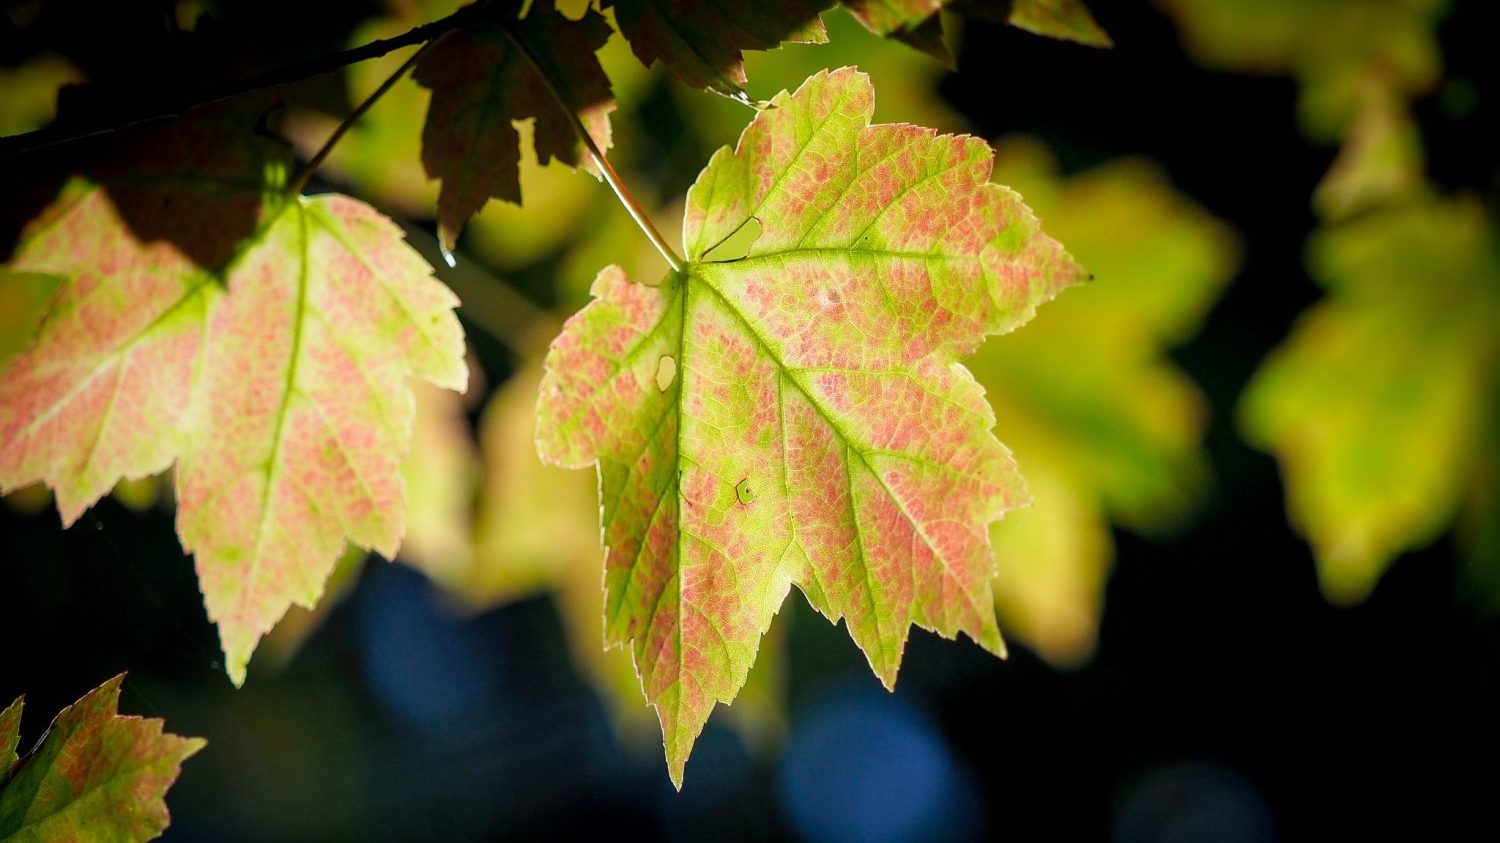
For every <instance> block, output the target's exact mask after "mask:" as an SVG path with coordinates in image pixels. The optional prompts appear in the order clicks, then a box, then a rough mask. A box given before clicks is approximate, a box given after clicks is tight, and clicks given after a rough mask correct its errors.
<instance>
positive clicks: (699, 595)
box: [538, 69, 1081, 782]
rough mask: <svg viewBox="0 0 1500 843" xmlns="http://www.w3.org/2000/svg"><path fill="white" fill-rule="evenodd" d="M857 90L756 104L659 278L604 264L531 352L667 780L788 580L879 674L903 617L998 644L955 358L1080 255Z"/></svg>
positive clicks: (677, 775) (992, 455)
mask: <svg viewBox="0 0 1500 843" xmlns="http://www.w3.org/2000/svg"><path fill="white" fill-rule="evenodd" d="M873 99H874V96H873V90H872V89H871V87H870V85H869V83H868V81H867V80H866V79H865V77H863V76H862V75H860V74H858V73H856V72H854V71H852V70H848V69H845V70H840V71H836V72H834V73H831V74H830V73H824V74H819V75H817V76H814V77H813V78H812V79H810V80H809V81H808V82H807V83H805V84H804V85H803V87H802V88H801V89H799V90H798V92H797V93H796V94H793V95H785V94H783V95H782V96H780V97H778V98H777V99H776V100H775V102H774V105H775V107H774V108H771V109H768V110H766V111H763V112H761V113H760V114H759V115H758V116H757V117H756V119H755V120H754V121H752V123H751V124H750V126H749V127H748V128H747V129H746V131H745V134H744V135H743V136H742V137H741V139H740V143H739V146H738V148H737V149H736V150H734V151H731V150H729V149H727V148H725V149H722V150H720V152H719V153H718V154H716V155H715V156H714V158H713V159H712V160H711V161H710V163H709V165H708V167H707V168H706V169H705V170H704V172H703V174H702V175H701V176H700V177H699V179H698V181H697V182H696V183H695V184H694V186H693V188H692V190H691V191H690V192H689V195H688V204H687V211H686V215H685V217H686V220H685V224H684V237H683V239H684V242H685V243H686V245H687V250H688V254H689V259H690V261H691V262H692V263H691V266H690V268H689V269H688V271H687V272H686V274H684V275H669V276H668V277H667V278H664V279H662V281H661V284H660V286H656V287H647V286H644V285H641V284H637V283H633V282H631V281H630V280H628V279H627V278H626V277H625V276H624V274H623V273H622V272H621V271H620V270H619V269H618V268H613V267H611V268H608V269H605V270H604V271H603V272H601V273H600V274H599V277H598V278H597V280H596V281H595V285H594V295H595V301H594V302H593V303H591V304H590V305H589V306H588V307H586V308H585V309H584V310H583V311H581V312H580V313H578V314H577V315H575V316H574V317H573V318H572V319H570V320H569V322H568V324H567V326H565V328H564V329H563V332H562V334H561V335H560V336H559V337H558V339H557V340H555V341H554V343H553V346H552V350H551V352H550V353H549V355H548V362H547V375H546V377H545V378H544V380H543V382H542V385H541V398H540V401H539V405H538V418H539V423H538V445H539V448H540V451H541V454H542V455H543V457H544V458H546V459H547V460H548V461H549V462H554V463H557V464H559V465H565V466H570V467H578V468H583V467H587V466H590V465H592V464H594V463H596V462H597V463H598V464H599V472H600V477H601V481H600V488H601V500H602V504H603V520H604V536H605V546H606V548H607V550H606V553H607V555H606V562H605V589H606V596H605V635H606V639H607V640H608V641H609V643H611V644H613V645H621V646H625V645H628V646H630V647H631V649H632V651H633V652H634V654H635V657H636V666H637V668H638V669H639V671H640V673H641V677H642V681H643V684H644V686H645V690H646V696H647V699H648V700H650V701H651V702H652V704H653V705H654V706H656V708H657V712H658V715H659V717H660V719H661V721H662V727H663V732H664V734H665V738H666V745H667V757H668V763H669V767H670V769H671V772H672V776H673V779H674V780H676V781H679V782H680V781H681V775H682V766H683V764H684V762H685V761H686V759H687V755H688V752H689V751H690V749H691V746H692V743H693V741H694V739H695V738H696V737H697V735H698V733H699V731H700V730H701V729H702V726H703V723H704V722H705V721H706V720H707V718H708V715H709V712H710V711H711V710H712V708H713V706H714V704H715V703H716V702H719V701H724V702H727V701H729V700H731V699H733V697H734V695H735V693H736V691H737V690H738V689H739V688H740V686H741V685H743V683H744V681H745V676H746V673H747V672H748V670H749V668H750V665H751V663H752V662H753V661H754V657H755V652H756V648H757V644H758V642H759V640H760V637H761V635H762V634H763V633H764V632H765V629H766V627H767V626H768V625H769V623H770V621H771V618H772V617H773V616H774V614H775V612H776V610H777V609H778V608H779V607H780V605H781V603H782V601H783V599H784V598H785V596H786V593H787V591H788V589H789V588H790V586H791V584H792V583H793V582H795V583H797V584H798V585H799V586H800V587H801V588H802V590H803V592H804V593H805V594H807V596H808V598H809V599H810V600H811V602H812V603H813V605H814V606H815V607H817V608H818V609H819V610H820V611H822V612H824V613H825V614H826V615H828V616H829V617H830V618H835V619H837V618H845V619H846V620H847V622H848V626H849V630H850V632H851V634H852V635H853V637H854V639H855V641H856V643H858V644H859V645H860V647H861V648H862V649H863V650H864V651H865V654H866V655H867V657H868V658H869V660H870V664H871V666H872V667H873V668H874V670H875V672H876V673H877V674H878V675H879V676H880V677H881V678H882V680H883V681H885V682H886V683H887V684H891V683H893V682H894V681H895V676H896V671H897V668H898V667H899V664H900V660H901V654H902V651H903V649H904V645H905V642H906V637H907V634H908V631H909V628H910V626H911V625H912V624H919V625H922V626H924V627H927V628H930V629H933V630H935V631H937V632H940V633H942V634H944V635H946V636H949V637H952V636H955V635H956V634H957V633H958V632H960V631H962V632H965V633H967V634H968V635H969V636H970V637H972V638H973V639H974V640H976V641H978V642H980V643H981V644H983V645H984V646H986V647H988V648H990V649H992V650H994V651H996V652H999V651H1000V650H1001V646H1002V645H1001V643H1000V636H999V630H998V627H997V626H996V623H995V618H994V610H993V605H992V604H993V598H992V595H991V592H990V586H989V580H990V577H991V575H992V571H993V563H992V559H991V554H990V548H989V542H988V537H987V532H986V530H987V525H988V524H989V523H990V522H991V521H994V520H995V519H996V518H998V517H999V516H1000V515H1001V513H1003V512H1004V511H1005V510H1006V509H1008V508H1011V507H1014V506H1016V505H1017V504H1020V503H1022V502H1024V501H1025V499H1026V494H1025V490H1024V486H1023V484H1022V483H1021V481H1020V477H1019V475H1018V474H1017V473H1016V471H1015V467H1014V464H1013V463H1012V461H1011V459H1010V456H1009V454H1008V453H1007V452H1006V450H1005V449H1004V448H1003V447H1002V446H1001V445H1000V443H999V441H998V440H996V439H995V438H994V436H993V435H992V434H991V433H990V432H989V429H990V427H991V425H992V424H993V416H992V415H991V413H990V410H989V407H988V405H986V404H985V402H984V399H983V395H982V393H981V392H980V390H979V389H978V387H977V385H976V384H975V383H974V381H973V379H972V377H971V376H969V374H968V372H967V371H966V370H965V369H963V368H962V366H959V365H958V364H957V363H956V359H957V358H958V357H960V356H962V355H965V354H967V353H969V352H971V351H972V350H973V349H974V348H975V347H976V346H977V345H978V344H979V343H980V342H981V341H982V340H983V338H984V337H985V336H986V335H987V334H994V333H1000V332H1003V331H1007V330H1010V329H1013V328H1015V327H1017V326H1018V325H1020V324H1022V323H1024V322H1025V321H1026V320H1027V319H1029V318H1030V317H1031V315H1032V313H1033V310H1034V308H1035V307H1036V306H1037V305H1038V304H1039V303H1041V302H1044V301H1046V300H1048V299H1050V298H1051V297H1052V296H1054V295H1055V294H1056V293H1057V292H1058V291H1059V290H1061V289H1062V288H1063V287H1066V286H1067V285H1069V284H1071V283H1073V282H1075V281H1076V280H1078V279H1079V277H1080V276H1081V271H1080V270H1079V269H1078V267H1077V266H1076V264H1074V263H1073V261H1072V260H1071V258H1069V257H1068V256H1067V254H1066V253H1065V252H1063V251H1062V249H1061V248H1060V247H1059V246H1058V245H1057V243H1056V242H1055V241H1053V240H1052V239H1050V238H1048V237H1046V236H1045V235H1042V234H1041V233H1040V232H1039V230H1038V225H1037V222H1036V219H1035V218H1034V217H1033V216H1032V215H1031V213H1030V212H1029V211H1028V210H1027V209H1026V208H1025V206H1024V205H1022V204H1021V203H1020V201H1019V200H1018V198H1017V197H1016V196H1015V194H1014V193H1012V192H1011V191H1009V190H1007V189H1005V188H1002V187H1000V186H998V185H994V184H991V183H989V182H988V181H987V179H988V176H989V171H990V163H991V161H990V159H991V154H990V150H989V147H988V146H987V145H986V144H984V143H983V142H981V141H978V140H975V139H972V138H964V137H955V136H939V135H937V134H936V133H935V132H933V131H931V130H926V129H921V128H918V127H914V126H909V125H877V126H871V125H869V119H870V112H871V110H872V108H873ZM752 220H758V221H759V226H760V234H759V236H758V237H757V238H756V239H755V240H754V242H753V243H752V244H750V245H749V247H748V252H747V254H745V255H744V256H743V257H739V258H730V259H725V260H719V259H717V256H716V255H715V254H714V250H715V248H716V247H717V246H718V245H719V244H721V243H723V242H725V241H727V240H730V239H731V238H733V237H734V236H735V235H736V234H737V233H739V232H740V231H742V230H744V229H745V227H746V226H747V225H748V224H750V223H751V221H752Z"/></svg>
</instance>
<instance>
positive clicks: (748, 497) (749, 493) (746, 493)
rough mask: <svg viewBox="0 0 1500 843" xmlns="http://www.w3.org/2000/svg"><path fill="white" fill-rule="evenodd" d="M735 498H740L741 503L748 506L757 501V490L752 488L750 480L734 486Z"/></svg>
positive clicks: (746, 479) (747, 479)
mask: <svg viewBox="0 0 1500 843" xmlns="http://www.w3.org/2000/svg"><path fill="white" fill-rule="evenodd" d="M734 496H735V497H736V498H739V500H740V503H744V504H748V503H750V502H751V501H753V500H755V490H754V489H753V488H751V487H750V478H748V477H746V478H745V479H744V480H741V481H740V482H738V483H736V484H734Z"/></svg>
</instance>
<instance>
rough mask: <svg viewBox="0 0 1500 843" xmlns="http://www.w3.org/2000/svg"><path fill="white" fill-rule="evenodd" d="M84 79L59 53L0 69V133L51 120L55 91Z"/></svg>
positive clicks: (27, 129) (27, 128) (35, 126)
mask: <svg viewBox="0 0 1500 843" xmlns="http://www.w3.org/2000/svg"><path fill="white" fill-rule="evenodd" d="M83 81H84V76H83V71H81V70H79V69H78V68H77V67H75V66H74V65H73V63H72V62H70V61H68V60H67V59H65V58H63V57H62V56H54V55H42V56H37V57H35V58H33V59H30V60H29V61H27V62H26V63H25V64H23V65H21V66H20V67H16V68H9V69H7V68H0V91H4V92H5V95H4V96H0V135H19V134H21V133H22V132H30V131H32V130H35V129H40V128H41V127H43V126H45V125H47V124H48V123H50V122H52V118H53V117H56V116H57V92H58V90H60V89H61V88H62V87H63V86H64V85H73V84H78V83H81V82H83Z"/></svg>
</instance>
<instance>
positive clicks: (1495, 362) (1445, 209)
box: [1240, 199, 1500, 603]
mask: <svg viewBox="0 0 1500 843" xmlns="http://www.w3.org/2000/svg"><path fill="white" fill-rule="evenodd" d="M1308 254H1309V268H1310V270H1311V272H1312V274H1313V276H1314V277H1315V278H1316V279H1317V280H1318V281H1320V282H1321V283H1322V284H1323V286H1324V287H1325V288H1327V292H1328V295H1327V297H1326V298H1325V299H1324V300H1323V301H1322V302H1320V303H1319V304H1317V305H1315V306H1314V307H1313V308H1312V309H1311V310H1310V311H1308V313H1307V314H1306V315H1304V316H1303V317H1302V319H1301V320H1300V321H1299V322H1298V325H1297V328H1296V330H1295V331H1294V332H1293V334H1292V336H1291V337H1290V339H1288V340H1287V342H1286V343H1285V344H1284V345H1283V346H1281V347H1280V348H1278V349H1277V350H1276V351H1274V352H1273V353H1272V354H1271V355H1270V357H1268V358H1267V360H1266V361H1265V363H1264V364H1263V365H1262V367H1261V370H1260V371H1259V372H1258V373H1257V374H1256V376H1255V378H1254V380H1253V381H1252V382H1251V384H1250V386H1249V387H1248V388H1247V389H1246V392H1245V395H1244V397H1243V402H1242V405H1241V408H1240V409H1241V422H1242V426H1243V429H1244V431H1245V435H1246V437H1247V438H1248V439H1249V440H1250V441H1251V442H1252V443H1254V444H1256V445H1257V446H1259V447H1261V448H1264V449H1266V450H1269V451H1271V452H1272V453H1274V454H1275V455H1276V456H1277V458H1278V459H1279V461H1280V463H1281V467H1282V471H1283V474H1284V475H1285V479H1286V486H1287V506H1288V510H1289V512H1290V515H1291V519H1292V522H1293V523H1294V524H1295V525H1296V526H1297V527H1298V528H1299V529H1300V530H1301V531H1302V532H1303V533H1304V534H1306V535H1307V537H1308V539H1309V541H1310V542H1311V544H1312V547H1313V551H1314V553H1315V555H1316V557H1317V562H1318V576H1319V580H1320V582H1321V584H1322V588H1323V592H1324V594H1325V595H1327V597H1328V598H1329V599H1331V600H1333V601H1336V602H1340V603H1350V602H1355V601H1358V600H1361V599H1363V598H1364V597H1365V596H1366V595H1367V594H1368V593H1369V592H1370V590H1371V589H1372V588H1374V586H1375V583H1376V581H1377V580H1378V579H1379V577H1380V575H1381V573H1382V572H1383V571H1384V570H1385V568H1386V567H1387V566H1388V565H1389V564H1390V562H1391V560H1392V559H1393V558H1394V557H1395V556H1396V555H1397V554H1398V553H1401V552H1402V551H1404V550H1407V549H1411V548H1415V547H1419V546H1421V545H1423V544H1425V543H1427V542H1430V541H1432V540H1433V539H1435V538H1436V537H1437V536H1438V535H1439V534H1441V533H1442V532H1443V531H1444V530H1445V529H1447V527H1448V525H1450V524H1451V523H1452V522H1453V520H1454V519H1455V517H1456V516H1457V515H1458V513H1459V511H1460V508H1461V506H1462V504H1463V502H1464V499H1465V498H1466V497H1468V496H1470V495H1472V496H1474V497H1475V498H1476V500H1477V499H1479V498H1480V497H1482V496H1483V494H1484V493H1483V491H1482V486H1481V484H1482V483H1483V482H1484V481H1483V479H1482V476H1481V473H1482V471H1483V470H1484V468H1483V466H1484V464H1485V463H1486V462H1493V459H1494V456H1493V453H1492V452H1490V451H1489V450H1488V448H1490V447H1492V443H1493V441H1494V440H1493V438H1492V437H1493V434H1492V433H1489V432H1487V431H1492V430H1494V429H1495V425H1496V424H1497V420H1500V416H1497V415H1496V409H1495V408H1496V407H1497V406H1500V401H1497V388H1496V380H1495V372H1497V371H1500V340H1497V335H1496V332H1495V325H1496V324H1500V281H1497V279H1500V260H1497V255H1500V238H1497V235H1496V232H1495V228H1494V222H1493V221H1492V220H1491V219H1490V218H1489V217H1488V216H1487V215H1486V214H1485V212H1484V210H1483V208H1482V207H1481V206H1480V204H1479V203H1478V202H1477V201H1473V200H1434V199H1429V200H1427V201H1424V202H1420V203H1416V204H1413V205H1410V206H1407V207H1402V208H1396V209H1389V210H1384V211H1380V212H1374V213H1370V214H1366V215H1364V216H1361V217H1359V218H1357V219H1355V220H1353V221H1351V222H1348V223H1344V224H1342V225H1339V226H1336V227H1333V228H1329V229H1325V230H1323V231H1322V232H1320V233H1319V234H1318V235H1317V236H1316V237H1315V238H1314V239H1313V241H1312V242H1311V243H1310V248H1309V252H1308ZM1487 436H1489V437H1491V439H1489V440H1487V439H1486V437H1487ZM1474 514H1475V516H1477V517H1478V518H1480V519H1485V518H1491V517H1493V515H1492V514H1486V513H1484V512H1483V511H1482V509H1476V510H1475V512H1474Z"/></svg>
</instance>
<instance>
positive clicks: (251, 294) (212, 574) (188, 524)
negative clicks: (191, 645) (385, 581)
mask: <svg viewBox="0 0 1500 843" xmlns="http://www.w3.org/2000/svg"><path fill="white" fill-rule="evenodd" d="M228 283H229V288H230V295H229V296H228V297H227V300H226V305H225V306H224V307H221V308H219V309H218V310H217V311H216V313H215V314H214V319H213V323H212V325H211V326H210V331H209V339H208V341H207V343H206V348H205V352H204V371H205V373H206V374H205V383H204V386H203V397H202V399H201V400H202V406H203V412H204V417H203V418H202V419H201V420H200V421H199V427H200V430H201V431H202V434H201V435H200V437H199V438H198V440H197V441H196V442H195V443H194V446H193V447H192V448H191V449H190V450H189V451H188V452H187V453H186V454H185V455H184V456H183V459H182V463H181V466H180V471H179V472H178V476H177V495H178V501H179V509H178V519H177V528H178V533H179V535H180V536H181V537H182V542H183V547H184V549H186V550H188V551H189V552H192V553H194V554H195V556H196V560H197V567H198V577H199V581H200V584H201V585H202V588H203V592H204V602H205V605H206V606H207V608H208V613H209V617H210V618H211V619H212V620H214V621H215V622H216V623H218V625H219V629H220V636H221V638H222V639H223V644H224V652H225V657H226V666H227V669H228V671H229V675H230V678H231V679H232V680H234V681H235V683H236V684H239V683H241V682H243V681H244V670H245V664H246V663H247V662H248V660H249V657H250V653H251V652H252V651H253V649H254V646H255V643H256V642H257V641H258V640H259V638H260V637H261V635H263V634H264V633H265V632H267V631H268V630H269V629H270V628H271V626H272V625H273V624H274V623H275V622H276V621H277V620H279V619H280V618H281V616H282V615H283V614H284V613H285V612H286V610H287V608H288V607H289V606H290V605H291V604H292V603H296V604H298V605H302V606H306V607H311V606H312V605H313V604H314V603H315V602H316V601H317V599H318V597H319V596H320V595H321V594H322V590H323V584H324V582H325V581H326V580H327V578H328V575H329V573H330V572H331V571H332V569H333V565H334V563H335V562H336V561H337V560H338V557H339V555H340V554H341V553H342V551H343V548H344V542H345V541H346V540H348V541H353V542H354V543H356V544H358V545H360V546H362V547H368V548H370V549H372V550H375V551H376V552H378V553H380V554H381V555H383V556H386V557H387V558H393V557H394V556H395V554H396V549H397V547H398V546H399V544H400V541H401V536H402V533H403V531H404V525H403V519H402V515H403V513H404V511H405V485H404V483H403V482H402V479H401V462H402V460H403V459H404V457H405V454H406V449H407V448H408V447H409V443H410V439H411V427H412V416H413V409H412V407H413V404H412V398H411V394H410V391H409V390H408V389H407V388H406V387H405V380H406V378H407V377H408V376H418V377H423V378H426V379H428V380H431V381H433V382H434V383H436V384H438V385H440V386H443V387H446V388H449V389H453V390H456V391H462V390H463V389H464V387H465V385H466V378H467V373H466V369H465V368H464V364H463V339H462V333H461V329H460V328H459V326H458V324H457V320H456V319H455V318H454V316H453V313H452V309H453V307H454V306H456V305H457V300H456V298H454V297H453V295H452V294H451V293H450V292H448V290H447V288H446V287H443V286H442V285H440V284H438V283H437V282H436V280H435V279H433V278H432V275H431V269H430V268H429V267H428V266H427V264H426V263H425V262H424V261H422V259H421V258H420V257H419V256H418V255H417V254H416V252H415V251H413V250H412V249H411V248H410V247H408V246H406V245H405V243H404V242H403V241H402V239H401V232H400V230H399V229H398V228H396V227H395V225H394V224H392V223H391V222H390V221H388V220H386V219H385V218H384V217H381V216H380V215H379V214H377V213H376V212H375V211H374V210H373V209H371V208H369V207H368V206H366V205H364V204H362V203H359V202H356V201H355V200H352V199H348V198H345V197H337V196H330V197H318V198H315V199H303V200H299V201H298V203H297V204H296V205H294V206H293V207H292V208H290V209H288V210H287V211H286V212H284V213H283V214H282V215H281V216H280V217H279V218H278V219H277V220H276V221H275V222H274V223H273V224H272V225H271V226H270V228H269V229H268V230H267V231H266V232H265V234H264V235H263V237H262V239H261V241H260V243H259V244H258V245H257V247H256V248H255V249H253V250H251V251H250V252H248V253H247V254H246V255H245V256H244V257H242V259H241V260H240V261H239V262H238V263H237V264H236V266H235V267H234V269H233V270H232V271H231V273H230V275H229V279H228Z"/></svg>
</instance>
